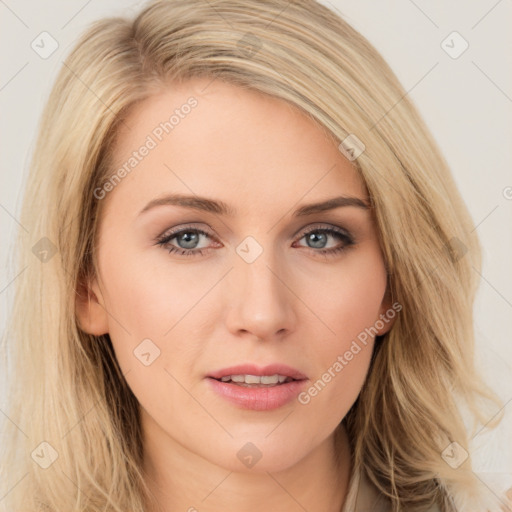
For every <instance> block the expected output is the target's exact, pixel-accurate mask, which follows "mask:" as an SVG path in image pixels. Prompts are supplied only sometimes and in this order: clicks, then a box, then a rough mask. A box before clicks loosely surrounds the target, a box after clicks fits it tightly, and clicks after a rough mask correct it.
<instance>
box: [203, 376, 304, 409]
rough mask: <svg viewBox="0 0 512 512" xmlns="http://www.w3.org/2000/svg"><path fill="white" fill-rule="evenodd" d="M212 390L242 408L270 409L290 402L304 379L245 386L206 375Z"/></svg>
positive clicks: (298, 391) (300, 387) (301, 386)
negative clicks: (276, 383) (262, 385)
mask: <svg viewBox="0 0 512 512" xmlns="http://www.w3.org/2000/svg"><path fill="white" fill-rule="evenodd" d="M207 380H208V381H209V382H210V385H211V386H212V388H213V390H214V391H215V392H216V393H218V394H219V395H221V396H223V397H224V398H225V399H226V400H228V401H229V402H231V403H233V404H235V405H236V406H238V407H240V408H242V409H252V410H253V411H270V410H272V409H278V408H279V407H282V406H283V405H286V404H287V403H289V402H291V401H292V400H293V399H294V398H295V397H296V396H297V395H298V394H299V393H300V391H301V389H302V388H303V387H304V384H305V382H306V379H305V380H293V381H291V382H287V383H286V384H279V385H276V386H272V387H270V386H269V387H261V388H258V387H254V388H247V387H244V386H238V385H236V384H231V383H228V382H221V381H218V380H216V379H214V378H212V377H208V378H207Z"/></svg>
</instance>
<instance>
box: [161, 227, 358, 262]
mask: <svg viewBox="0 0 512 512" xmlns="http://www.w3.org/2000/svg"><path fill="white" fill-rule="evenodd" d="M183 233H196V234H200V235H205V236H207V237H211V234H210V233H207V232H206V231H203V230H202V229H198V228H193V227H184V228H181V229H179V230H177V231H173V232H171V233H165V234H164V235H162V236H161V237H159V238H158V239H157V240H156V244H157V245H160V246H161V247H165V248H166V249H167V250H168V252H169V254H172V253H178V254H180V255H181V256H187V257H189V256H198V255H199V256H202V255H203V251H204V250H205V249H182V248H180V247H175V246H173V245H169V243H170V241H171V240H173V239H174V238H176V237H177V236H179V235H181V234H183ZM311 233H322V234H328V235H331V236H335V237H338V238H339V239H341V240H342V241H343V242H344V244H343V245H341V246H340V247H334V248H331V249H318V250H316V249H314V248H313V247H306V249H310V250H311V251H313V252H314V253H315V254H320V255H325V256H335V255H336V254H339V253H341V252H343V251H346V250H347V249H349V248H350V247H351V246H353V245H354V244H355V240H354V238H353V237H352V236H351V235H350V234H348V233H347V232H345V231H344V230H341V229H337V228H332V227H331V228H313V229H310V230H309V231H306V232H304V233H302V236H301V237H300V238H299V240H302V239H303V238H304V237H305V236H308V235H310V234H311Z"/></svg>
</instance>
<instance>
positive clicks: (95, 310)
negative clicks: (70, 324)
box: [75, 278, 108, 336]
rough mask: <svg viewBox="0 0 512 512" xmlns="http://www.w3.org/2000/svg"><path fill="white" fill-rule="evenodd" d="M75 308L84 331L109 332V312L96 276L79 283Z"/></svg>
mask: <svg viewBox="0 0 512 512" xmlns="http://www.w3.org/2000/svg"><path fill="white" fill-rule="evenodd" d="M75 310H76V316H77V319H78V323H79V326H80V328H81V329H82V330H83V331H85V332H86V333H88V334H93V335H95V336H101V335H102V334H107V333H108V314H107V310H106V309H105V304H104V300H103V295H102V293H101V290H100V288H99V286H98V281H97V279H96V278H92V279H90V280H86V279H83V280H81V281H80V282H79V283H78V287H77V291H76V300H75Z"/></svg>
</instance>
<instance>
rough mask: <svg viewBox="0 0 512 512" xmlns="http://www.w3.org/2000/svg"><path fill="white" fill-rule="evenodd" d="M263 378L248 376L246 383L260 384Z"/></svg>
mask: <svg viewBox="0 0 512 512" xmlns="http://www.w3.org/2000/svg"><path fill="white" fill-rule="evenodd" d="M261 382H262V381H261V377H260V376H259V375H246V376H245V383H246V384H260V383H261Z"/></svg>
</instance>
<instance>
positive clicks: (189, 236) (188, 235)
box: [178, 231, 199, 249]
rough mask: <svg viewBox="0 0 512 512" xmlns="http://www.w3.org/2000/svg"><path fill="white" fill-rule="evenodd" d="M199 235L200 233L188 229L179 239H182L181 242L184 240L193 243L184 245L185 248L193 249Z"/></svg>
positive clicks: (186, 242)
mask: <svg viewBox="0 0 512 512" xmlns="http://www.w3.org/2000/svg"><path fill="white" fill-rule="evenodd" d="M198 237H199V234H198V233H192V232H191V231H187V232H185V233H183V234H182V235H181V236H179V237H178V240H179V241H180V243H181V242H182V241H184V242H185V244H191V245H190V247H189V246H188V245H187V246H186V247H183V248H184V249H193V248H194V244H196V243H197V241H198Z"/></svg>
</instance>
